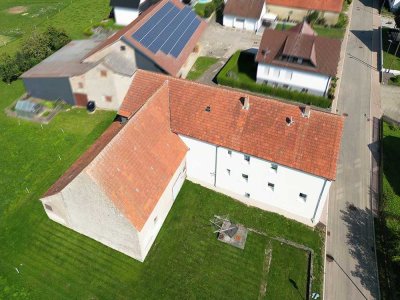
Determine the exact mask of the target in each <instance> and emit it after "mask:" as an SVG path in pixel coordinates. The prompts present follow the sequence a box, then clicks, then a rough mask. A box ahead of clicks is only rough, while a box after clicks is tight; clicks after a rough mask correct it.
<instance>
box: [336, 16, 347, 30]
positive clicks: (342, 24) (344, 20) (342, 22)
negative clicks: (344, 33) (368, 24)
mask: <svg viewBox="0 0 400 300" xmlns="http://www.w3.org/2000/svg"><path fill="white" fill-rule="evenodd" d="M347 21H348V20H347V16H346V15H345V14H344V13H340V14H339V19H338V21H337V23H336V24H335V25H334V27H336V28H345V27H346V25H347Z"/></svg>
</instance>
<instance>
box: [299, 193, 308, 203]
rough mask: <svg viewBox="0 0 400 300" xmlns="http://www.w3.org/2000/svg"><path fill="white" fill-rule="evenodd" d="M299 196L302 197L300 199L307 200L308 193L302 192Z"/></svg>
mask: <svg viewBox="0 0 400 300" xmlns="http://www.w3.org/2000/svg"><path fill="white" fill-rule="evenodd" d="M299 197H300V199H301V200H303V201H304V202H306V201H307V195H306V194H303V193H300V194H299Z"/></svg>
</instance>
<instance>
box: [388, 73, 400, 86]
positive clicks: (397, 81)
mask: <svg viewBox="0 0 400 300" xmlns="http://www.w3.org/2000/svg"><path fill="white" fill-rule="evenodd" d="M390 84H393V85H400V75H397V76H393V77H391V78H390Z"/></svg>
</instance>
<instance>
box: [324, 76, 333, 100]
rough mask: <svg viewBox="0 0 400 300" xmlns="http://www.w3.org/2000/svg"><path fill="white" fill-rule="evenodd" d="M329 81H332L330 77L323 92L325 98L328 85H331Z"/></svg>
mask: <svg viewBox="0 0 400 300" xmlns="http://www.w3.org/2000/svg"><path fill="white" fill-rule="evenodd" d="M331 79H332V77H329V79H328V82H327V83H326V86H325V92H324V97H325V95H326V92H327V91H328V89H329V85H330V83H331Z"/></svg>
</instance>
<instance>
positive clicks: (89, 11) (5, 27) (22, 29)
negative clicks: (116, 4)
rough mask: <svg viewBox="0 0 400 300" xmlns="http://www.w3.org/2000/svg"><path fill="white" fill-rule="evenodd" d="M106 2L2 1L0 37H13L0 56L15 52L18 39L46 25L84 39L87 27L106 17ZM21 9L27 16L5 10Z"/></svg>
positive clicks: (107, 8) (69, 0) (3, 47)
mask: <svg viewBox="0 0 400 300" xmlns="http://www.w3.org/2000/svg"><path fill="white" fill-rule="evenodd" d="M109 3H110V2H109V1H108V0H96V1H93V0H68V1H63V0H44V1H43V0H17V1H16V0H2V1H0V35H4V36H8V37H12V38H14V40H13V41H12V42H10V43H8V44H7V45H6V46H1V45H0V53H4V52H8V53H13V52H15V51H16V50H17V49H18V48H19V46H20V43H21V38H22V37H24V36H27V35H29V34H30V32H31V31H32V30H34V29H35V28H37V29H44V28H45V27H47V26H48V25H52V26H55V27H58V28H64V29H65V30H66V31H67V32H68V34H70V36H71V37H72V39H80V38H84V34H83V32H84V30H85V29H86V28H87V27H88V26H89V25H90V24H91V23H97V22H99V21H100V20H102V19H105V18H107V17H108V14H109V12H110V7H109ZM15 6H25V7H26V9H27V11H26V13H27V15H25V13H21V14H10V13H9V12H8V9H9V8H11V7H15Z"/></svg>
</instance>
